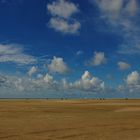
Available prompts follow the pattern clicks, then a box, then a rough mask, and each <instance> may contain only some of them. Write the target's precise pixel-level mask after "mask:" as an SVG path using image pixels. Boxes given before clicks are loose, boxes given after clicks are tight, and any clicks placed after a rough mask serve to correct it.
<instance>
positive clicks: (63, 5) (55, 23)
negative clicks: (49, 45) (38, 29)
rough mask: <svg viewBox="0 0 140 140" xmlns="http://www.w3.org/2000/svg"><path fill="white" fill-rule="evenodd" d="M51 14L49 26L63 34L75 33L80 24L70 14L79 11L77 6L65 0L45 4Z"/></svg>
mask: <svg viewBox="0 0 140 140" xmlns="http://www.w3.org/2000/svg"><path fill="white" fill-rule="evenodd" d="M47 10H48V12H49V13H50V14H51V16H52V17H51V19H50V21H49V24H48V25H49V27H50V28H53V29H54V30H56V31H58V32H61V33H65V34H77V33H78V31H79V29H80V27H81V24H80V22H78V21H77V20H76V19H74V18H73V17H72V16H73V15H74V14H76V13H77V12H79V9H78V6H76V5H75V4H74V3H72V2H69V1H66V0H57V1H55V2H52V3H51V4H48V5H47Z"/></svg>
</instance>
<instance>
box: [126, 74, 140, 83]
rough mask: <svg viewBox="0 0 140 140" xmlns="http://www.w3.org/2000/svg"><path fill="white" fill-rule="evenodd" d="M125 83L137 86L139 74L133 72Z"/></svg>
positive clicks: (139, 79)
mask: <svg viewBox="0 0 140 140" xmlns="http://www.w3.org/2000/svg"><path fill="white" fill-rule="evenodd" d="M126 83H127V84H128V85H138V84H140V74H139V73H138V72H137V71H133V72H132V73H131V74H129V75H128V76H127V79H126Z"/></svg>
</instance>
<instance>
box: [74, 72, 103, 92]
mask: <svg viewBox="0 0 140 140" xmlns="http://www.w3.org/2000/svg"><path fill="white" fill-rule="evenodd" d="M73 87H74V88H76V89H79V90H86V91H101V90H103V89H104V87H105V86H104V82H103V81H102V80H100V79H99V78H97V77H92V76H91V74H90V73H89V72H88V71H85V72H84V74H83V75H82V76H81V79H80V80H77V81H75V82H74V83H73Z"/></svg>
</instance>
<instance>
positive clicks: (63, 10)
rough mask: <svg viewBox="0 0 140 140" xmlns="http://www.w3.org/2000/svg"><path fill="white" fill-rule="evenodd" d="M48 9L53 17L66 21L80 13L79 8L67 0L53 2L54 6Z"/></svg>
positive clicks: (48, 6)
mask: <svg viewBox="0 0 140 140" xmlns="http://www.w3.org/2000/svg"><path fill="white" fill-rule="evenodd" d="M47 9H48V11H49V12H50V13H51V14H52V15H53V16H58V17H62V18H66V19H67V18H70V17H71V16H72V15H73V14H75V13H77V12H78V11H79V9H78V7H77V6H76V5H75V4H74V3H72V2H69V1H66V0H58V1H56V2H52V4H48V5H47Z"/></svg>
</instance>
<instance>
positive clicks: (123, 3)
mask: <svg viewBox="0 0 140 140" xmlns="http://www.w3.org/2000/svg"><path fill="white" fill-rule="evenodd" d="M90 1H91V2H92V3H93V4H94V5H95V4H96V5H97V7H98V9H99V12H100V18H101V19H103V20H104V22H105V23H106V24H107V25H108V28H107V29H110V31H112V30H113V32H116V33H117V34H119V35H120V36H121V37H122V38H123V42H122V44H121V45H120V46H119V49H118V52H119V53H121V54H134V53H140V45H139V44H140V41H139V36H140V29H139V20H138V18H139V17H138V14H139V13H140V12H139V8H140V7H139V2H138V0H90Z"/></svg>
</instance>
